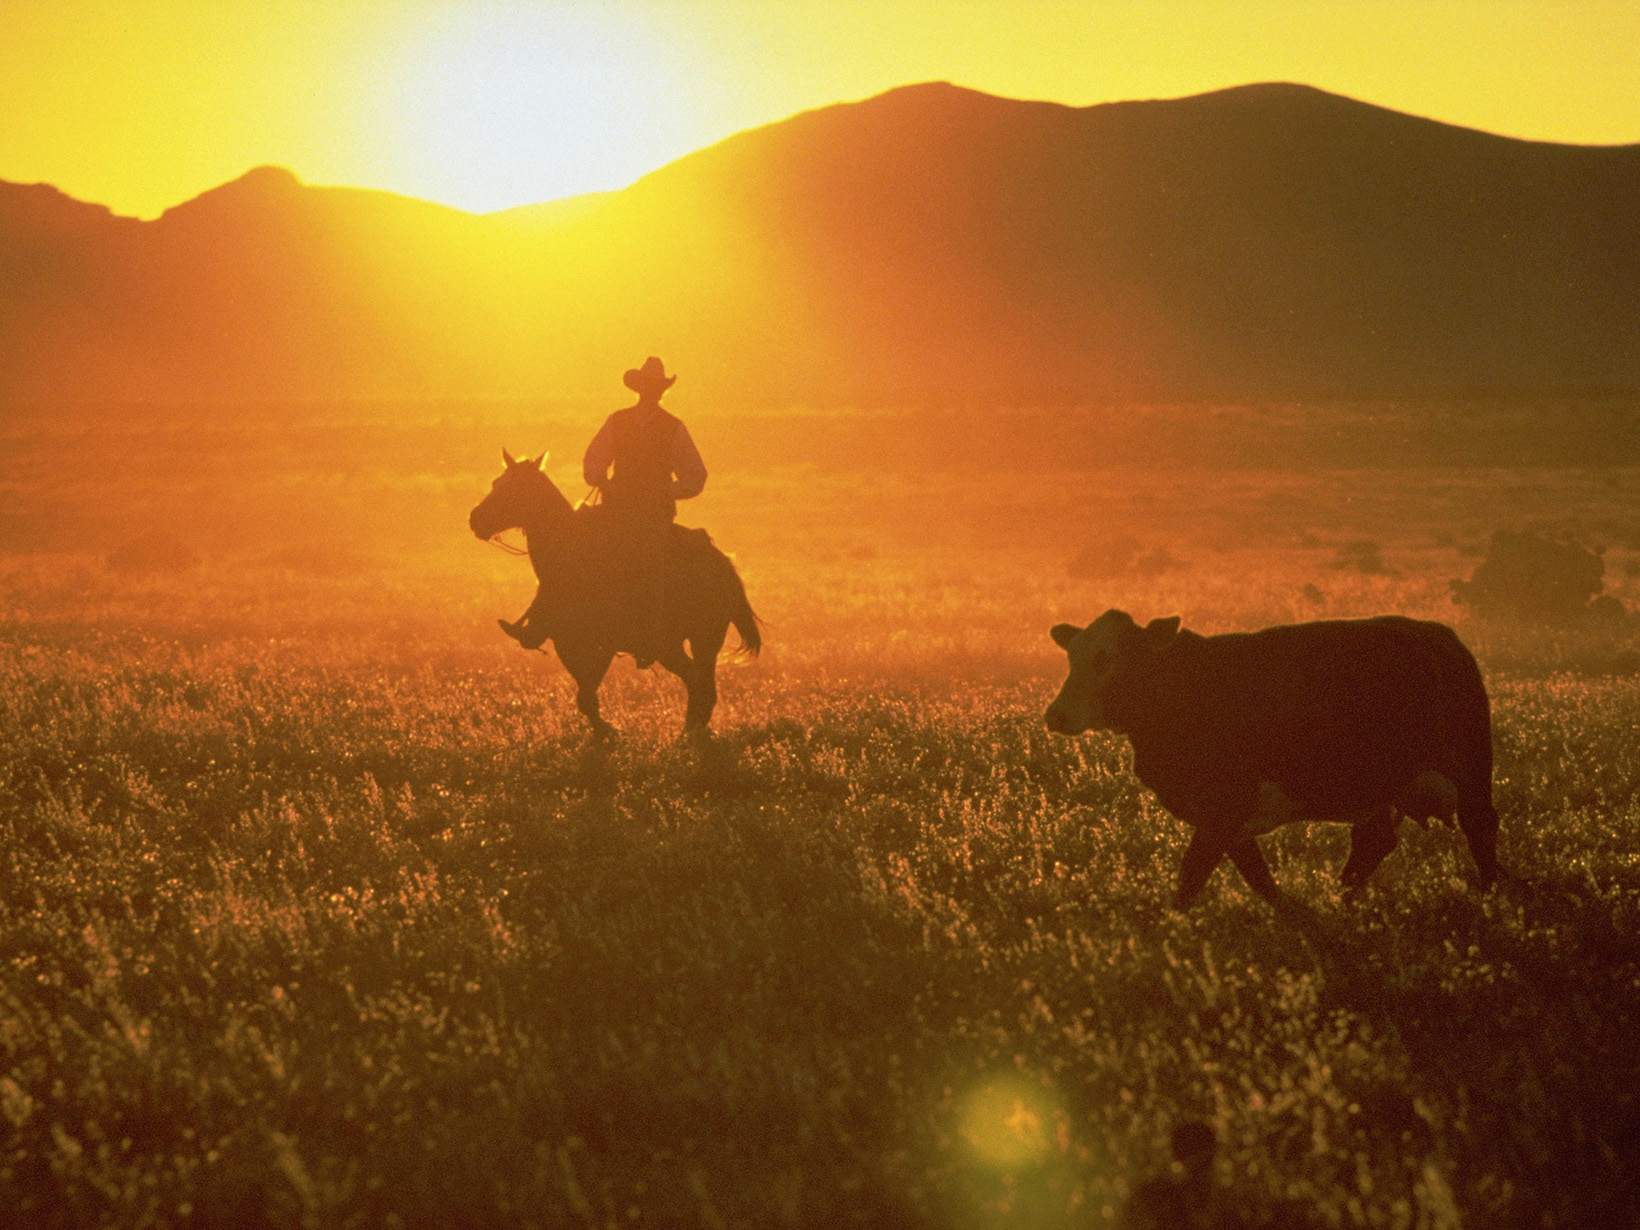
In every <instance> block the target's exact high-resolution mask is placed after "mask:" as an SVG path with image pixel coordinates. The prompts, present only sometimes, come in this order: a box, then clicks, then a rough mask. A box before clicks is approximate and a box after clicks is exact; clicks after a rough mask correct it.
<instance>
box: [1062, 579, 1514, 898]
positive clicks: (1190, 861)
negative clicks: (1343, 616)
mask: <svg viewBox="0 0 1640 1230" xmlns="http://www.w3.org/2000/svg"><path fill="white" fill-rule="evenodd" d="M1050 635H1051V636H1052V637H1053V639H1054V642H1055V643H1056V644H1057V645H1059V647H1060V648H1061V649H1063V650H1064V651H1065V652H1066V654H1068V655H1069V657H1070V674H1069V676H1068V677H1067V678H1066V680H1065V684H1064V686H1063V687H1062V688H1061V689H1060V691H1059V695H1058V696H1057V697H1056V698H1055V699H1054V702H1053V704H1051V705H1049V706H1048V711H1047V715H1046V721H1047V725H1048V729H1049V730H1051V731H1053V732H1055V733H1056V734H1061V735H1078V734H1081V733H1083V732H1084V731H1089V730H1108V731H1115V732H1117V733H1119V734H1123V735H1126V736H1127V738H1128V741H1129V742H1130V743H1131V744H1132V745H1133V772H1134V774H1135V776H1137V777H1138V779H1139V780H1140V781H1141V782H1143V783H1144V785H1145V786H1146V787H1148V788H1149V789H1150V790H1151V791H1152V792H1154V793H1155V795H1156V797H1157V798H1158V799H1159V800H1161V803H1162V806H1164V807H1166V808H1167V810H1168V811H1170V812H1172V813H1173V814H1174V815H1175V816H1177V817H1178V818H1179V819H1181V820H1183V821H1185V822H1186V823H1187V824H1189V825H1191V826H1192V827H1194V829H1195V830H1196V831H1195V834H1194V835H1193V836H1192V838H1191V840H1190V846H1189V848H1188V849H1187V850H1186V851H1185V855H1184V864H1183V866H1182V867H1181V868H1180V870H1179V890H1178V904H1179V907H1180V908H1184V907H1186V906H1188V905H1189V904H1190V903H1191V902H1192V901H1194V900H1195V898H1196V896H1197V895H1198V894H1199V893H1200V892H1201V890H1202V888H1203V887H1204V886H1205V885H1206V884H1207V880H1208V877H1209V876H1211V875H1212V874H1213V870H1214V868H1216V867H1217V866H1218V865H1219V862H1220V861H1221V860H1222V859H1223V858H1224V857H1225V855H1229V856H1230V861H1231V862H1232V863H1234V864H1235V866H1236V869H1237V870H1238V871H1240V872H1241V874H1242V878H1243V879H1245V880H1246V881H1247V883H1248V885H1249V886H1250V887H1251V888H1252V889H1253V890H1254V891H1255V892H1257V893H1258V894H1259V895H1260V896H1262V897H1264V898H1265V899H1266V900H1268V901H1270V902H1271V903H1272V904H1279V903H1280V902H1281V900H1282V898H1281V890H1280V889H1279V888H1277V886H1276V882H1275V879H1274V877H1273V876H1271V874H1270V867H1269V864H1267V863H1266V862H1265V861H1264V855H1263V853H1262V852H1261V851H1260V850H1259V848H1258V843H1257V841H1256V838H1258V837H1259V836H1260V835H1261V834H1263V833H1267V832H1269V831H1271V830H1272V829H1274V828H1277V827H1279V826H1280V825H1283V824H1287V823H1290V822H1292V821H1301V820H1335V821H1342V822H1343V823H1346V824H1349V825H1351V826H1352V829H1351V838H1350V856H1349V860H1348V862H1346V863H1345V865H1344V870H1343V874H1342V880H1343V883H1344V885H1345V887H1346V888H1349V889H1355V888H1359V887H1360V886H1361V885H1362V884H1363V883H1365V881H1366V879H1367V877H1368V876H1369V875H1371V874H1372V872H1373V871H1374V869H1376V868H1377V866H1378V864H1380V863H1381V862H1383V861H1384V859H1385V858H1386V857H1387V856H1388V855H1389V853H1390V851H1392V850H1393V849H1395V826H1396V816H1397V813H1399V814H1400V815H1403V816H1407V817H1410V818H1412V819H1416V820H1418V821H1420V822H1423V821H1426V820H1428V819H1430V818H1434V817H1440V818H1442V819H1448V820H1450V819H1452V818H1453V816H1454V814H1455V816H1456V819H1457V822H1458V827H1459V828H1460V829H1462V831H1463V834H1464V836H1465V837H1466V838H1467V839H1468V842H1469V852H1470V854H1471V855H1472V856H1473V858H1474V860H1475V867H1476V870H1477V871H1478V873H1479V879H1480V883H1481V886H1482V887H1483V888H1484V887H1487V886H1490V885H1491V884H1493V883H1494V882H1495V881H1496V880H1497V878H1498V875H1499V869H1498V860H1497V838H1498V814H1497V811H1496V809H1495V808H1494V807H1493V806H1492V719H1491V705H1490V702H1489V701H1488V699H1487V695H1486V685H1485V683H1484V682H1483V681H1482V679H1481V672H1480V667H1479V666H1477V665H1476V663H1475V658H1474V656H1473V655H1472V654H1471V653H1470V652H1469V650H1468V649H1466V648H1465V647H1464V645H1463V643H1462V642H1461V641H1460V640H1458V637H1457V634H1456V633H1455V632H1453V631H1452V629H1451V628H1448V627H1447V626H1446V625H1444V624H1438V623H1432V622H1426V621H1423V620H1416V619H1408V618H1405V617H1403V616H1399V615H1386V616H1380V617H1378V618H1375V619H1351V620H1325V621H1321V622H1317V623H1306V624H1292V625H1286V626H1281V627H1275V628H1265V629H1264V630H1262V631H1259V632H1233V633H1227V634H1224V635H1220V636H1201V635H1198V634H1197V633H1194V632H1190V631H1187V630H1181V629H1180V627H1179V619H1178V618H1177V617H1176V616H1175V617H1173V618H1170V619H1156V620H1152V621H1151V622H1150V623H1148V624H1146V625H1145V626H1144V627H1142V628H1141V627H1140V626H1139V625H1138V624H1137V623H1135V622H1134V620H1133V617H1132V616H1130V615H1129V614H1128V613H1127V612H1126V611H1118V610H1110V611H1106V612H1105V613H1104V614H1103V615H1101V616H1100V617H1099V618H1098V619H1096V620H1094V621H1093V622H1092V623H1091V624H1089V625H1088V626H1087V627H1085V628H1078V627H1076V626H1075V625H1074V624H1060V625H1058V626H1057V627H1055V628H1054V629H1053V630H1052V632H1051V633H1050Z"/></svg>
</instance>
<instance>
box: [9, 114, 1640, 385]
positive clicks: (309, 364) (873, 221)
mask: <svg viewBox="0 0 1640 1230" xmlns="http://www.w3.org/2000/svg"><path fill="white" fill-rule="evenodd" d="M1636 236H1640V146H1622V147H1582V146H1564V145H1552V144H1544V143H1536V142H1525V141H1516V140H1511V139H1507V138H1502V137H1497V136H1492V135H1488V134H1485V133H1480V132H1475V131H1471V130H1467V129H1461V128H1455V127H1452V126H1449V125H1445V124H1440V123H1436V122H1433V121H1430V120H1424V119H1418V118H1414V117H1411V116H1406V115H1402V114H1399V113H1396V112H1393V111H1387V110H1384V109H1382V108H1378V107H1373V106H1368V105H1366V104H1363V103H1358V102H1354V101H1351V100H1349V99H1344V98H1340V97H1337V96H1335V95H1330V94H1326V93H1323V92H1321V91H1318V90H1314V89H1309V88H1307V87H1302V86H1294V85H1257V86H1246V87H1241V88H1238V89H1232V90H1224V91H1220V92H1217V93H1213V94H1205V95H1200V96H1197V97H1193V98H1185V99H1178V100H1171V101H1147V102H1129V103H1115V104H1108V105H1103V106H1096V107H1087V108H1072V107H1064V106H1060V105H1057V104H1051V103H1038V102H1019V101H1013V100H1007V99H1000V98H994V97H991V96H988V95H984V94H979V93H976V92H973V91H970V90H963V89H959V88H956V87H953V86H950V85H944V84H929V85H919V86H909V87H905V88H903V89H898V90H893V91H890V92H889V93H887V94H884V95H881V96H879V97H877V98H873V99H870V100H868V101H865V102H861V103H853V104H846V105H839V106H833V107H826V108H823V109H820V110H817V111H812V112H808V113H805V114H802V115H798V116H795V117H793V118H791V119H789V120H785V121H783V122H781V123H777V124H772V125H769V126H767V127H764V128H759V129H755V130H752V131H748V132H744V133H740V134H738V135H736V136H734V137H731V138H729V139H728V140H726V141H723V142H721V143H720V144H718V145H715V146H712V147H711V148H709V149H705V150H702V151H699V152H698V153H695V154H692V155H690V156H688V157H686V158H683V159H680V160H679V161H677V162H675V163H673V164H671V165H669V166H667V167H664V168H662V169H661V170H659V171H656V172H655V173H653V174H652V175H649V176H647V177H645V178H644V179H642V180H640V181H638V182H637V183H636V184H634V185H632V186H631V187H629V188H627V189H625V190H624V191H621V192H613V193H602V194H596V195H593V196H589V197H582V198H575V199H573V200H570V201H562V202H550V203H548V204H545V205H541V206H530V207H526V208H522V209H514V210H507V211H504V212H502V213H498V214H490V215H484V216H476V215H471V214H465V213H462V212H460V211H457V210H453V209H447V208H444V207H442V206H437V205H432V204H428V203H425V202H421V201H415V200H411V199H408V198H404V197H398V196H394V195H391V194H388V193H382V192H367V191H361V190H354V189H340V188H318V187H309V186H306V185H303V184H302V183H300V182H299V181H298V180H297V179H296V177H295V176H294V175H292V174H291V173H290V172H288V171H284V170H280V169H277V168H259V169H257V170H255V171H252V172H250V173H249V174H247V175H246V176H244V177H243V178H241V179H239V180H236V181H234V182H233V183H230V184H225V185H223V186H222V187H220V188H217V189H214V190H212V191H210V192H207V193H205V194H204V195H202V196H200V197H198V198H197V199H195V200H193V201H189V202H187V203H186V204H184V205H180V206H178V207H177V208H175V209H172V210H170V211H169V212H167V213H166V214H165V215H164V216H163V217H161V218H159V219H157V220H155V221H153V222H137V221H134V220H132V219H125V218H118V217H115V216H113V215H111V214H109V212H108V211H107V210H105V209H102V208H100V207H97V206H91V205H86V204H83V203H80V202H77V201H73V200H71V199H69V198H67V197H65V196H63V195H62V194H60V193H58V192H56V191H55V190H54V189H51V188H49V187H45V186H40V185H34V186H20V185H11V184H0V395H7V394H9V395H10V396H12V397H16V398H34V397H54V398H55V397H63V398H76V399H86V398H121V397H133V396H136V397H153V398H167V399H190V398H236V399H277V398H290V397H383V398H388V397H401V396H459V397H474V396H478V397H483V396H566V397H568V396H584V395H600V396H614V397H618V396H619V395H620V394H621V390H620V388H619V385H618V375H619V372H620V370H621V369H623V368H624V367H626V366H629V365H631V364H633V363H636V362H638V361H640V360H641V359H642V357H643V356H644V355H646V354H648V353H651V352H654V353H658V354H661V355H662V356H663V357H665V359H666V360H667V363H668V365H669V366H670V367H673V368H675V369H676V370H679V371H681V372H683V373H684V375H685V377H686V380H687V382H688V383H687V384H686V385H680V386H679V389H680V393H682V392H683V390H684V389H686V388H687V389H688V390H689V399H690V400H691V401H693V400H695V399H696V398H699V399H704V400H717V401H725V402H733V403H736V404H762V403H780V404H786V403H792V402H798V403H805V404H810V405H830V404H853V405H892V404H903V403H906V402H918V403H932V404H945V403H950V402H953V401H962V402H978V403H987V402H998V403H1000V402H1020V401H1041V400H1077V401H1081V400H1099V399H1107V398H1147V399H1156V400H1173V399H1185V398H1204V397H1222V398H1256V397H1288V396H1315V395H1392V396H1393V395H1401V394H1425V395H1427V394H1442V393H1450V392H1465V393H1468V392H1476V391H1520V392H1550V391H1571V390H1575V391H1587V390H1596V389H1598V390H1611V389H1619V390H1634V389H1640V240H1637V239H1636Z"/></svg>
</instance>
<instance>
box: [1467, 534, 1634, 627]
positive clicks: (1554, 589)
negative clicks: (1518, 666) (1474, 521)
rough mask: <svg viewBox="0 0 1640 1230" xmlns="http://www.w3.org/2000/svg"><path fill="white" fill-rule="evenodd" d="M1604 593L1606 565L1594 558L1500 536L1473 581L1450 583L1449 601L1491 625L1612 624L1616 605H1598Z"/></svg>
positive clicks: (1565, 547) (1563, 546)
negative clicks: (1490, 621) (1499, 622)
mask: <svg viewBox="0 0 1640 1230" xmlns="http://www.w3.org/2000/svg"><path fill="white" fill-rule="evenodd" d="M1604 587H1605V561H1604V560H1603V559H1602V558H1601V557H1600V555H1599V554H1597V553H1596V552H1594V551H1590V550H1589V549H1587V548H1586V547H1580V546H1578V545H1577V544H1576V543H1569V542H1556V541H1554V540H1553V539H1549V538H1544V537H1542V536H1541V535H1538V534H1534V533H1532V532H1530V531H1523V532H1521V533H1518V534H1517V533H1512V532H1510V531H1509V530H1498V531H1497V532H1496V533H1494V534H1493V535H1492V543H1491V546H1490V547H1489V548H1488V550H1487V552H1486V558H1485V559H1483V560H1482V561H1481V562H1480V564H1479V565H1478V566H1477V567H1476V569H1475V572H1474V575H1473V576H1471V577H1470V578H1469V580H1467V581H1461V580H1455V581H1453V582H1452V597H1453V601H1455V602H1460V603H1463V604H1464V605H1466V606H1468V607H1471V608H1472V609H1473V610H1474V611H1475V612H1476V613H1477V614H1480V615H1486V616H1489V617H1491V618H1495V619H1516V620H1522V621H1525V622H1530V623H1557V624H1569V623H1579V622H1583V621H1585V620H1587V619H1589V618H1590V617H1591V616H1601V617H1604V618H1606V619H1608V620H1609V619H1610V618H1611V616H1612V614H1613V611H1612V605H1613V603H1615V602H1616V599H1612V598H1607V599H1601V598H1600V593H1601V590H1602V589H1603V588H1604ZM1618 613H1622V608H1621V604H1618Z"/></svg>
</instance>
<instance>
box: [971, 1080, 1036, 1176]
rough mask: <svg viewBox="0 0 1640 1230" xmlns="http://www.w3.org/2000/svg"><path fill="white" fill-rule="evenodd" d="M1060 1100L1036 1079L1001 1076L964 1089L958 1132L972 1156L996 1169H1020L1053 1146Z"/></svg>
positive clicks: (1027, 1165) (1028, 1166)
mask: <svg viewBox="0 0 1640 1230" xmlns="http://www.w3.org/2000/svg"><path fill="white" fill-rule="evenodd" d="M1058 1111H1059V1106H1058V1104H1057V1103H1056V1102H1055V1101H1054V1099H1053V1098H1052V1097H1051V1096H1050V1095H1049V1094H1048V1092H1047V1091H1046V1090H1044V1089H1043V1088H1042V1087H1041V1086H1040V1085H1034V1084H1031V1083H1030V1082H1028V1081H1026V1080H1023V1079H1020V1078H1017V1077H1004V1078H1000V1079H996V1080H992V1081H988V1082H987V1083H986V1084H984V1085H982V1086H980V1087H979V1088H978V1089H976V1090H974V1092H973V1093H971V1094H969V1095H968V1097H967V1099H966V1100H965V1101H964V1103H963V1107H962V1113H961V1134H962V1138H963V1140H964V1141H966V1142H967V1144H968V1147H969V1148H970V1149H971V1150H972V1151H973V1153H974V1156H975V1157H976V1158H977V1159H978V1160H979V1161H981V1162H983V1163H984V1164H985V1165H987V1166H991V1167H994V1168H996V1169H998V1170H1025V1169H1028V1168H1030V1167H1033V1166H1039V1165H1041V1164H1042V1163H1043V1162H1045V1161H1047V1160H1048V1157H1049V1156H1050V1154H1051V1153H1052V1152H1053V1150H1054V1145H1055V1136H1056V1121H1057V1119H1058V1117H1059V1115H1058Z"/></svg>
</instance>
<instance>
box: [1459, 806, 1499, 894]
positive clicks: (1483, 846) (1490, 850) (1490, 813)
mask: <svg viewBox="0 0 1640 1230" xmlns="http://www.w3.org/2000/svg"><path fill="white" fill-rule="evenodd" d="M1458 827H1459V828H1461V829H1462V830H1463V835H1464V836H1465V837H1466V838H1468V840H1469V853H1470V854H1471V855H1472V856H1473V857H1474V859H1475V869H1476V870H1477V871H1479V872H1480V877H1481V887H1482V888H1490V887H1491V886H1492V885H1494V884H1496V883H1497V881H1498V810H1497V808H1495V807H1493V806H1492V789H1491V783H1490V782H1488V783H1487V785H1486V786H1485V787H1484V788H1480V789H1476V790H1473V791H1471V792H1468V793H1464V792H1462V791H1460V793H1459V795H1458Z"/></svg>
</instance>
